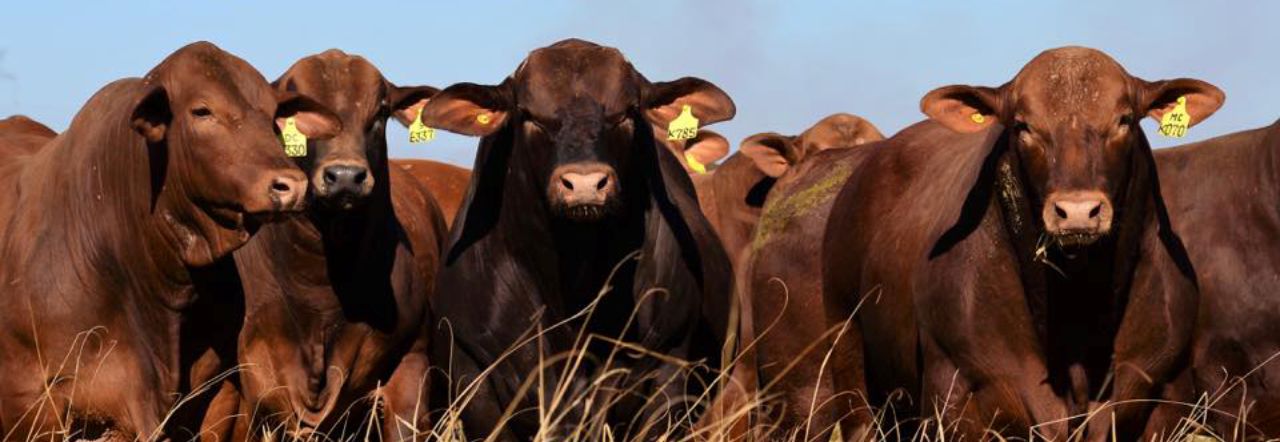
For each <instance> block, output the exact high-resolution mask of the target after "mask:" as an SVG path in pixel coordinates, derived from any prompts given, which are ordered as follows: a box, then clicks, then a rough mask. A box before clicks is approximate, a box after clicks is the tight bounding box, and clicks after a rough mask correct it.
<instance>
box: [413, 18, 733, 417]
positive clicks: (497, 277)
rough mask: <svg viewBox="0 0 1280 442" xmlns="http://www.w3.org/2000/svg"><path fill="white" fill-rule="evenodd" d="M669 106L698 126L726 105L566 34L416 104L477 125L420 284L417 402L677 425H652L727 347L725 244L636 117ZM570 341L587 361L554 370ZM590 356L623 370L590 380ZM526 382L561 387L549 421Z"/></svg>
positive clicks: (461, 126)
mask: <svg viewBox="0 0 1280 442" xmlns="http://www.w3.org/2000/svg"><path fill="white" fill-rule="evenodd" d="M684 106H689V107H688V109H690V110H691V112H692V115H693V116H694V117H695V118H698V119H700V120H701V124H703V125H706V124H712V123H716V122H719V121H724V120H727V119H729V118H731V117H733V115H734V112H735V109H734V106H733V102H732V101H731V100H730V99H729V97H728V95H726V94H725V93H724V92H723V91H721V90H720V89H719V88H717V87H715V86H714V85H712V84H711V83H709V82H706V81H704V80H701V79H697V78H692V77H686V78H682V79H679V80H675V81H670V82H658V83H652V82H650V81H648V80H647V79H646V78H645V77H644V76H642V75H641V74H640V73H639V72H637V71H636V70H635V69H634V68H633V67H632V66H631V64H630V63H629V62H627V60H626V59H625V58H624V57H623V55H622V54H621V53H620V52H619V51H618V50H616V49H613V48H609V47H602V46H598V45H596V44H593V43H589V42H585V41H581V40H566V41H562V42H559V43H556V44H554V45H551V46H549V47H546V48H541V49H538V50H535V51H533V52H532V53H530V55H529V57H528V58H527V59H526V60H525V61H524V63H522V64H521V65H520V67H519V68H518V69H517V70H516V71H515V73H513V74H512V75H511V76H510V77H508V78H507V79H506V80H504V81H503V82H502V83H501V84H499V85H496V86H482V85H477V84H471V83H460V84H455V85H453V86H450V87H449V88H447V89H445V90H444V91H442V92H441V93H440V94H439V95H437V96H436V97H433V98H432V99H431V101H430V102H428V104H427V106H426V108H425V109H424V111H423V121H424V122H426V123H427V124H428V125H429V126H432V127H437V128H442V129H445V130H449V131H451V132H455V133H459V134H466V135H473V136H481V137H483V138H482V139H481V140H480V148H479V151H478V153H477V156H476V166H475V167H474V169H473V171H474V172H473V175H472V179H471V186H470V189H469V190H468V194H467V199H466V203H465V204H464V205H463V208H462V210H461V211H460V213H459V215H458V218H457V221H456V223H455V224H454V226H453V229H452V239H451V244H450V248H449V252H448V254H447V258H446V262H445V265H444V267H442V269H441V272H440V275H439V285H438V288H439V292H438V294H437V296H434V297H433V298H432V300H431V307H432V313H433V320H435V321H436V323H435V324H433V326H432V328H433V330H434V332H435V333H436V337H435V338H433V339H432V348H433V350H432V364H433V365H435V366H438V367H439V368H440V370H441V372H443V373H444V374H446V375H447V376H449V377H448V379H442V380H441V381H440V383H438V384H437V383H434V382H433V389H432V391H433V393H434V392H439V393H440V394H441V396H442V397H441V400H440V401H437V402H435V403H433V407H443V406H446V405H448V404H450V403H453V401H454V400H458V403H459V404H463V403H465V405H466V408H465V409H463V410H462V411H461V416H460V417H461V420H462V422H463V423H464V424H465V429H466V434H468V435H471V436H482V435H488V434H490V432H492V431H495V430H496V431H499V432H500V433H499V434H497V435H495V436H498V437H499V438H501V439H520V440H524V439H528V438H531V437H532V436H533V435H535V434H539V431H546V432H549V433H543V434H558V433H563V432H570V431H572V429H573V428H575V427H578V426H579V425H584V426H586V427H587V429H586V430H585V431H587V433H588V434H587V435H586V436H585V437H587V438H597V437H601V435H602V433H601V432H603V431H604V430H603V426H606V425H607V426H610V427H611V428H612V429H611V430H610V431H611V434H614V435H615V436H616V437H623V438H626V437H644V435H645V434H649V435H650V437H656V435H654V432H656V433H665V432H667V431H672V432H675V433H679V432H681V429H679V428H668V426H669V425H670V426H681V425H683V424H682V423H681V422H683V421H684V418H681V416H683V413H684V410H687V409H688V407H687V405H688V404H687V401H688V400H689V398H695V399H696V398H698V397H699V396H700V395H701V394H702V393H704V388H706V386H707V385H708V384H707V381H709V380H710V379H711V378H710V375H709V374H708V373H707V372H706V371H705V370H701V369H698V368H697V367H698V366H706V367H719V364H720V361H721V359H722V357H721V353H722V352H724V351H727V350H732V348H731V346H732V342H730V343H728V344H729V345H728V346H726V342H725V339H726V337H725V336H726V330H727V327H728V322H729V309H730V290H731V275H730V273H731V271H730V267H729V262H728V259H727V257H726V256H725V253H724V250H723V248H722V247H721V246H720V244H719V242H718V241H717V239H716V237H715V234H714V233H713V232H712V231H711V228H710V226H709V225H708V224H707V221H706V219H705V218H704V217H703V216H702V215H701V214H700V213H699V212H698V207H697V203H696V200H695V196H694V192H693V188H692V184H691V183H690V181H689V177H688V174H687V173H686V172H685V171H684V170H683V169H682V168H681V163H680V162H679V161H678V160H677V159H676V158H675V157H674V156H673V155H672V154H671V152H670V150H668V149H667V148H666V147H664V146H662V145H661V144H660V143H659V141H657V140H655V138H654V133H653V130H652V128H651V126H652V125H657V126H660V127H663V126H667V124H668V123H669V122H671V121H672V120H674V119H675V118H676V117H677V115H678V114H680V113H681V111H682V108H684ZM615 268H616V270H615ZM606 283H608V286H607V287H606ZM602 290H607V291H605V292H604V294H603V295H602V296H600V297H597V295H598V294H600V293H602ZM588 307H592V309H591V312H592V313H590V314H589V315H586V316H579V315H577V313H578V312H580V311H584V309H586V308H588ZM633 313H634V316H633ZM564 321H567V322H564ZM533 333H537V334H538V335H537V337H535V338H532V341H529V342H526V338H529V337H530V336H531V334H533ZM580 333H585V334H580ZM579 337H582V339H583V340H585V339H587V337H590V338H591V339H590V342H591V343H590V345H585V346H583V345H578V344H580V343H581V342H582V341H581V340H579ZM608 339H612V340H620V341H624V342H626V343H627V344H626V346H625V347H623V348H619V347H618V346H616V345H614V344H613V343H611V342H609V341H608ZM575 347H579V348H581V347H585V353H578V354H579V355H581V356H585V357H586V360H585V361H584V364H585V365H581V366H576V367H575V369H570V371H567V372H562V371H561V369H564V368H565V366H564V364H561V363H558V362H557V361H563V360H564V359H554V358H563V357H564V353H565V352H570V351H572V350H573V349H574V348H575ZM638 348H644V349H646V351H635V350H636V349H638ZM548 358H553V359H550V363H551V364H552V365H551V366H544V365H543V364H544V363H547V362H548ZM573 360H575V359H571V360H570V361H573ZM681 361H688V362H690V363H693V366H689V365H686V364H685V363H682V362H681ZM437 364H438V365H437ZM605 368H613V369H617V368H621V369H625V371H623V372H616V371H615V372H612V373H613V374H612V375H610V376H607V377H604V378H600V379H598V382H602V383H603V384H592V383H591V382H588V379H592V378H591V377H590V376H591V375H592V374H593V373H594V374H603V373H602V372H599V371H598V370H602V369H605ZM562 374H566V375H565V376H562ZM482 375H483V377H482V378H479V377H480V376H482ZM478 378H479V379H478ZM477 379H478V380H477ZM535 381H536V382H535ZM592 385H595V387H592ZM468 386H471V387H474V388H468ZM437 387H439V388H437ZM561 388H563V389H561ZM529 389H532V391H529ZM559 393H563V395H561V394H559ZM446 394H451V396H452V397H443V396H444V395H446ZM433 397H435V396H434V394H433ZM539 397H541V398H545V399H547V400H548V401H550V400H552V399H555V398H559V399H561V400H562V401H563V402H560V405H559V406H555V404H551V403H549V402H544V403H542V404H541V406H542V407H543V410H544V411H546V412H548V413H555V416H556V419H557V420H556V421H554V422H540V419H539V418H538V415H539V413H536V412H529V411H527V410H528V407H537V406H538V405H539V404H538V401H537V398H539ZM650 398H651V399H653V401H652V402H646V400H647V399H650ZM588 404H589V405H590V407H591V409H587V408H588V407H587V405H588ZM508 407H512V408H511V409H512V410H517V411H519V410H526V411H520V412H518V413H515V414H508V413H507V412H506V410H507V409H508ZM665 418H672V419H674V420H672V421H666V420H664V419H665ZM579 419H590V420H589V421H586V422H580V421H579ZM542 424H545V425H547V428H544V429H542V430H540V427H541V426H542ZM651 425H654V426H656V427H651ZM645 431H650V432H649V433H645Z"/></svg>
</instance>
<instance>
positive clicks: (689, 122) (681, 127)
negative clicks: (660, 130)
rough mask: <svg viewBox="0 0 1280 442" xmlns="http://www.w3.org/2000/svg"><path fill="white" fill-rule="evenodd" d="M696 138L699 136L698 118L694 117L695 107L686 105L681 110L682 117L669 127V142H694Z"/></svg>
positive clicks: (672, 121)
mask: <svg viewBox="0 0 1280 442" xmlns="http://www.w3.org/2000/svg"><path fill="white" fill-rule="evenodd" d="M696 136H698V118H697V117H694V116H693V107H692V106H689V105H687V104H686V105H684V106H683V107H681V108H680V115H678V116H676V118H675V119H674V120H671V124H668V125H667V140H670V141H679V140H692V139H693V137H696Z"/></svg>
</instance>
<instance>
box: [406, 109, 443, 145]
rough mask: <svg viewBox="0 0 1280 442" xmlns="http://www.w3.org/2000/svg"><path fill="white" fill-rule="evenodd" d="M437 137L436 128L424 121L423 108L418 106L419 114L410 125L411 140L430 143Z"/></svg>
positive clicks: (412, 141) (411, 141) (414, 142)
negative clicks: (428, 125)
mask: <svg viewBox="0 0 1280 442" xmlns="http://www.w3.org/2000/svg"><path fill="white" fill-rule="evenodd" d="M434 139H436V130H435V129H432V128H430V127H427V125H426V124H423V123H422V108H418V116H417V117H414V119H413V123H412V124H410V125H409V142H410V143H413V144H418V143H430V142H431V140H434Z"/></svg>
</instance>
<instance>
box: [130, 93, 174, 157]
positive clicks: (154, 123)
mask: <svg viewBox="0 0 1280 442" xmlns="http://www.w3.org/2000/svg"><path fill="white" fill-rule="evenodd" d="M172 121H173V110H172V109H170V108H169V93H168V92H167V91H165V89H164V86H159V85H153V86H148V90H147V91H146V93H145V94H143V95H142V98H141V99H139V100H138V104H136V105H134V107H133V118H132V122H133V130H135V131H137V132H138V134H139V135H142V138H145V139H146V140H147V142H148V143H159V142H161V141H163V140H164V138H165V135H166V133H167V132H168V131H169V123H170V122H172Z"/></svg>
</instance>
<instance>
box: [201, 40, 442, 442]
mask: <svg viewBox="0 0 1280 442" xmlns="http://www.w3.org/2000/svg"><path fill="white" fill-rule="evenodd" d="M275 87H276V88H277V90H279V91H281V92H282V93H284V92H298V93H302V94H305V95H307V96H310V97H314V98H315V99H316V100H317V101H319V102H320V103H322V104H324V105H327V106H329V107H330V108H331V109H332V110H333V111H334V112H335V113H336V114H337V115H338V117H339V118H340V119H341V120H342V127H343V130H342V132H340V133H338V134H337V135H336V136H334V137H333V138H332V139H329V140H323V141H319V142H315V143H310V146H309V148H308V153H307V155H306V156H305V157H298V158H296V161H297V162H298V164H299V165H301V166H302V168H303V170H304V171H306V172H307V173H308V174H309V175H310V176H311V195H312V199H311V204H310V205H309V207H308V209H307V211H306V212H305V216H300V217H295V218H292V219H290V220H287V221H284V222H281V223H278V224H274V225H271V226H266V227H264V228H263V229H262V231H261V232H259V233H258V235H257V236H255V237H254V238H253V239H252V240H250V241H249V243H248V244H246V245H245V247H243V248H242V249H240V250H239V251H237V252H236V253H235V254H234V261H235V266H234V270H231V271H229V272H228V274H227V275H224V278H223V281H220V282H219V284H220V285H222V286H226V285H227V283H226V282H225V280H227V279H230V280H237V279H238V281H239V282H240V284H239V285H238V286H236V285H235V284H232V286H231V287H230V288H229V290H230V291H233V292H235V291H242V292H243V296H244V299H245V307H246V308H245V319H244V326H243V329H242V330H241V331H240V336H239V343H238V349H239V360H240V362H241V364H242V366H243V368H242V371H241V373H240V387H241V388H240V391H239V392H238V393H239V394H240V395H242V397H243V399H242V400H241V406H240V409H239V413H240V416H239V422H236V424H235V427H232V425H231V424H230V422H229V421H226V420H221V419H207V420H209V421H210V422H211V424H217V423H220V424H221V426H220V427H218V426H217V425H213V427H215V428H210V430H212V431H213V432H214V434H219V433H223V434H225V431H227V430H228V429H229V428H234V432H235V434H234V435H233V436H234V437H235V438H242V437H246V436H249V437H254V436H258V435H260V434H261V432H262V431H263V428H268V429H275V428H283V429H285V430H288V431H294V432H296V434H301V435H305V434H309V433H311V432H320V433H321V434H323V433H326V432H329V431H334V432H341V431H349V432H355V431H357V430H363V429H364V428H366V427H367V426H368V425H369V424H368V423H366V422H365V421H366V420H367V419H368V418H369V416H370V414H369V411H368V410H369V409H370V407H371V405H372V404H373V403H374V402H373V401H377V403H378V404H380V405H381V407H382V408H383V413H382V414H383V417H382V419H381V425H382V427H381V432H380V433H378V434H379V435H380V436H381V437H382V438H386V439H395V440H404V439H409V440H412V439H422V438H424V437H425V434H426V432H428V431H429V430H430V428H429V423H428V421H427V419H426V416H427V414H426V398H427V396H426V387H427V386H426V383H425V382H426V368H427V361H426V356H427V354H426V338H427V335H426V333H425V332H424V330H425V329H424V324H425V318H426V306H427V297H428V296H429V295H430V293H432V291H433V289H434V286H435V269H436V267H437V265H438V264H439V256H440V252H441V249H442V248H443V244H444V237H445V226H444V217H443V215H442V214H441V213H440V210H439V208H438V207H437V206H436V204H435V201H434V200H433V199H432V198H431V196H430V194H429V193H428V192H427V191H426V189H425V188H423V187H422V186H421V185H420V184H419V183H418V182H417V180H415V179H414V178H413V177H412V176H410V175H409V174H408V173H407V172H405V171H404V170H402V169H400V168H398V167H390V165H389V163H388V160H387V140H386V133H385V129H386V128H385V127H384V125H385V124H386V122H387V119H388V117H391V116H395V117H396V118H397V119H398V120H399V121H400V122H401V123H404V124H406V125H408V124H409V123H410V122H411V121H413V119H414V117H416V115H417V112H418V110H419V109H421V107H422V106H423V104H424V103H426V101H427V99H429V98H430V97H431V96H432V95H434V94H435V92H436V89H434V88H431V87H425V86H418V87H401V86H396V85H394V84H392V83H391V82H390V81H388V80H387V79H385V78H384V77H383V76H382V73H381V72H379V71H378V69H377V68H376V67H374V66H373V64H371V63H369V62H368V61H366V60H365V59H364V58H362V57H359V56H353V55H348V54H346V53H343V52H341V51H337V50H330V51H326V52H324V53H321V54H318V55H313V56H309V57H306V58H303V59H302V60H299V61H298V62H297V63H295V64H294V65H293V66H292V67H290V68H289V70H288V71H286V72H285V73H284V74H283V75H282V76H281V77H280V79H278V80H276V82H275ZM378 387H381V389H380V390H378V391H377V392H376V393H377V394H376V395H375V389H376V388H378ZM229 393H231V392H229ZM375 396H376V397H375Z"/></svg>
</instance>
